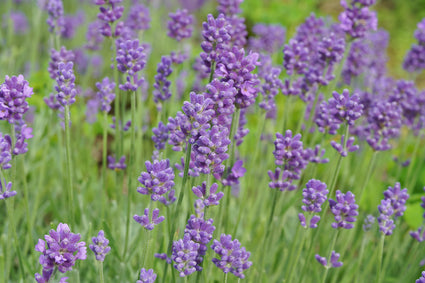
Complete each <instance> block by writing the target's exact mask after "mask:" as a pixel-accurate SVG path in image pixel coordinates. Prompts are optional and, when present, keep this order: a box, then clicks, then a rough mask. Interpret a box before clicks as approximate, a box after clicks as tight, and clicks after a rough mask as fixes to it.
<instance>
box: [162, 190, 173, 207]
mask: <svg viewBox="0 0 425 283" xmlns="http://www.w3.org/2000/svg"><path fill="white" fill-rule="evenodd" d="M175 194H176V191H175V190H170V191H169V192H168V195H167V196H166V197H165V196H163V195H162V196H161V197H160V198H159V200H158V201H159V202H161V203H162V204H164V205H166V206H169V205H170V204H173V203H174V202H175V201H176V200H177V198H176V196H175Z"/></svg>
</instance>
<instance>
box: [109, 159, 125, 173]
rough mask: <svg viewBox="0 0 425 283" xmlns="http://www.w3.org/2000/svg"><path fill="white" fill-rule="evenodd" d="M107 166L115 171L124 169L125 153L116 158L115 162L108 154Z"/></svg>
mask: <svg viewBox="0 0 425 283" xmlns="http://www.w3.org/2000/svg"><path fill="white" fill-rule="evenodd" d="M108 168H109V169H112V170H115V171H119V170H124V169H125V168H127V165H126V164H125V155H123V156H121V158H120V160H118V161H117V162H115V157H114V156H111V155H109V156H108Z"/></svg>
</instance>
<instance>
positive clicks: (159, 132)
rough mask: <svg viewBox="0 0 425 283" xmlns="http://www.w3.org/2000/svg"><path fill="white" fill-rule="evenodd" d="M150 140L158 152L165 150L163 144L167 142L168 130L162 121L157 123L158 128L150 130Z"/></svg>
mask: <svg viewBox="0 0 425 283" xmlns="http://www.w3.org/2000/svg"><path fill="white" fill-rule="evenodd" d="M152 132H153V136H152V140H153V142H154V143H155V148H156V149H158V150H161V149H164V148H165V143H166V142H167V141H168V128H167V126H166V125H164V123H162V121H160V122H159V124H158V128H153V129H152Z"/></svg>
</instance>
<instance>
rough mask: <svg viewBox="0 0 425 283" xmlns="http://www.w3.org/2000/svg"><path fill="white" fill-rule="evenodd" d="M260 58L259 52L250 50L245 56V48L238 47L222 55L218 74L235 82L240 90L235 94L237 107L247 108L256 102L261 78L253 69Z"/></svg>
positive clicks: (235, 85) (218, 65)
mask: <svg viewBox="0 0 425 283" xmlns="http://www.w3.org/2000/svg"><path fill="white" fill-rule="evenodd" d="M258 59H259V55H258V53H255V52H250V53H249V54H248V55H246V56H245V50H244V49H243V48H241V49H238V48H237V47H233V49H232V50H229V51H224V52H223V53H222V54H221V55H220V62H219V63H218V64H217V70H216V75H217V76H218V77H221V80H222V81H230V80H232V81H233V82H234V84H233V86H234V87H235V88H236V89H237V90H238V92H237V93H236V96H235V106H236V107H237V108H247V107H249V106H250V105H252V104H253V103H255V98H256V97H257V94H258V88H257V85H258V84H259V83H260V80H259V79H258V76H257V75H256V74H254V73H253V71H254V70H255V68H256V67H257V66H258V65H259V64H260V63H259V61H258Z"/></svg>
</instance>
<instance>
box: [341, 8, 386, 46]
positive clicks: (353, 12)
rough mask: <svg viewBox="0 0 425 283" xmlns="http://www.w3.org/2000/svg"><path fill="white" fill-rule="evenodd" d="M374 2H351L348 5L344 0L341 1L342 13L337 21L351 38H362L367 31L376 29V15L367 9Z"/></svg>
mask: <svg viewBox="0 0 425 283" xmlns="http://www.w3.org/2000/svg"><path fill="white" fill-rule="evenodd" d="M374 2H375V1H356V0H351V1H350V3H349V4H348V3H347V2H346V1H345V0H343V1H341V5H342V7H343V8H344V11H343V12H342V13H341V14H340V15H339V17H338V19H339V21H340V22H341V29H342V30H343V31H344V32H345V33H347V34H348V35H349V36H351V38H362V37H364V36H365V35H366V33H367V32H368V31H371V30H376V29H377V26H378V19H377V17H376V13H375V12H373V11H370V9H369V7H370V6H371V5H373V4H374Z"/></svg>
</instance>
